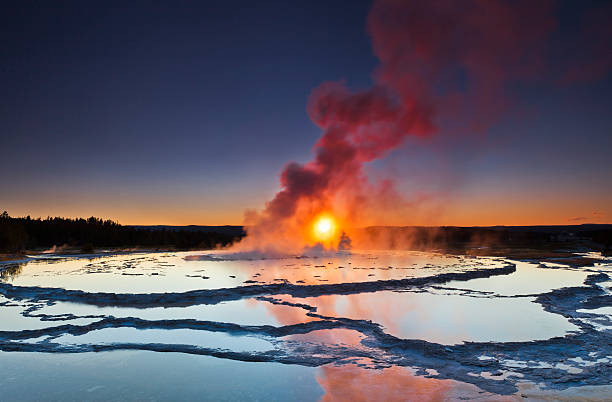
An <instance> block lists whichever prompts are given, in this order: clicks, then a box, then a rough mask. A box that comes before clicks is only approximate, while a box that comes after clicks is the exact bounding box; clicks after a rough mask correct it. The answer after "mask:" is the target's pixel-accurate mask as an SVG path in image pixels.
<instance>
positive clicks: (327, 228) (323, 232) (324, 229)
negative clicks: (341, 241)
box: [312, 215, 336, 241]
mask: <svg viewBox="0 0 612 402" xmlns="http://www.w3.org/2000/svg"><path fill="white" fill-rule="evenodd" d="M335 232H336V222H335V221H334V218H332V217H331V216H328V215H324V216H320V217H318V218H317V219H316V220H315V221H314V224H313V225H312V233H313V235H314V238H315V239H316V240H317V241H327V240H330V239H331V238H332V237H333V236H334V234H335Z"/></svg>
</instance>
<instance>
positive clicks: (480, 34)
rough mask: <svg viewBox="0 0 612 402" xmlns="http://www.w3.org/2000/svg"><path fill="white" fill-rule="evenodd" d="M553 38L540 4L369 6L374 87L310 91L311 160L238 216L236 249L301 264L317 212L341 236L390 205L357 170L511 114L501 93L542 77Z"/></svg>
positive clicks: (400, 0)
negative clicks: (241, 230) (413, 141)
mask: <svg viewBox="0 0 612 402" xmlns="http://www.w3.org/2000/svg"><path fill="white" fill-rule="evenodd" d="M555 26H556V22H555V18H553V8H552V3H550V2H547V1H545V0H542V1H537V2H531V1H503V0H482V1H478V0H473V1H455V0H446V1H445V0H441V1H405V0H376V1H375V2H374V4H373V7H372V9H371V11H370V13H369V16H368V20H367V30H368V33H369V34H370V36H371V40H372V46H373V51H374V54H375V55H376V56H377V58H378V59H379V61H380V64H379V65H378V66H377V68H376V69H375V71H374V72H373V82H374V84H373V86H372V87H371V88H368V89H364V90H351V89H349V88H348V87H347V86H346V85H345V84H344V83H343V82H327V83H323V84H321V85H320V86H319V87H317V88H315V89H314V90H313V92H312V94H311V95H310V99H309V101H308V106H307V110H308V114H309V116H310V118H311V119H312V121H313V122H314V123H315V124H316V125H317V126H319V127H320V128H321V130H322V131H323V134H322V136H321V138H319V140H318V141H317V142H316V144H315V145H314V150H313V151H314V158H313V159H312V160H311V161H310V162H308V163H306V164H299V163H296V162H290V163H288V164H287V165H286V166H285V167H284V169H283V171H282V173H281V175H280V184H281V190H280V191H279V192H278V193H277V194H276V195H275V197H274V198H273V199H272V200H271V201H269V202H268V203H267V204H266V206H265V209H264V210H263V211H261V212H254V211H250V212H247V216H246V226H247V233H248V236H247V237H246V238H245V239H244V240H243V241H242V242H241V243H239V244H238V245H237V248H238V249H241V250H247V249H248V250H258V251H260V252H265V253H274V252H278V253H287V252H299V251H300V250H302V249H303V248H304V247H307V246H312V245H313V244H312V241H310V240H309V239H308V235H307V233H306V231H307V228H308V225H309V222H311V220H312V219H313V217H315V216H316V215H317V214H318V213H320V212H321V211H329V212H330V213H332V214H333V215H334V216H336V217H337V218H338V219H339V221H340V222H341V225H342V226H343V227H344V228H346V230H347V231H349V232H350V227H351V225H355V224H357V223H358V222H359V219H360V218H359V216H360V214H365V213H367V212H368V211H371V210H372V209H375V208H376V207H377V206H378V207H380V205H381V203H383V202H384V199H385V198H387V197H389V196H391V197H400V195H399V194H397V192H396V191H395V190H394V188H393V183H392V182H391V181H389V180H384V181H382V182H378V183H376V182H374V183H373V182H371V181H369V179H368V177H367V174H366V171H365V165H366V164H367V163H368V162H372V161H375V160H377V159H381V158H384V157H385V156H386V155H387V154H388V153H389V152H390V151H392V150H394V149H395V148H397V147H399V146H400V145H401V144H402V143H404V141H405V140H406V138H408V137H410V136H415V137H428V136H432V135H434V134H436V133H437V132H438V131H439V126H440V122H441V121H443V122H445V123H446V122H452V125H453V126H454V127H455V130H454V133H455V135H464V134H466V133H474V132H482V131H484V130H486V129H487V127H489V126H490V125H491V124H492V123H494V122H495V121H496V119H497V118H498V117H499V115H500V114H501V113H502V112H503V111H504V110H505V109H506V108H507V107H508V105H509V104H510V103H511V99H510V98H509V96H508V95H507V93H506V88H507V86H508V85H509V84H510V83H512V82H513V81H516V80H523V79H528V78H530V77H533V76H534V75H536V74H538V73H539V72H541V71H542V69H543V67H544V66H543V60H542V57H543V56H542V55H543V54H544V48H545V42H546V39H547V36H548V34H549V33H550V32H551V31H552V30H554V28H555ZM349 234H350V233H349Z"/></svg>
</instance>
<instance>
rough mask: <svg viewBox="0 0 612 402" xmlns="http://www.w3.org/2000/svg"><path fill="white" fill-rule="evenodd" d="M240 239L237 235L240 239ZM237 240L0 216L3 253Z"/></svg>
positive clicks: (93, 221) (96, 221) (98, 222)
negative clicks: (52, 248)
mask: <svg viewBox="0 0 612 402" xmlns="http://www.w3.org/2000/svg"><path fill="white" fill-rule="evenodd" d="M239 237H240V236H238V238H239ZM236 239H237V237H236V236H235V235H232V234H228V233H221V232H214V231H198V230H182V229H167V228H163V227H162V228H143V227H133V226H124V225H121V224H119V223H118V222H115V221H112V220H110V219H107V220H103V219H100V218H96V217H93V216H92V217H90V218H87V219H84V218H75V219H71V218H60V217H47V218H44V219H43V218H31V217H30V216H26V217H11V216H9V214H8V213H7V212H6V211H4V212H3V213H2V214H0V252H19V251H23V250H35V249H41V248H51V247H53V246H58V247H59V246H68V247H70V248H78V249H80V250H81V251H84V252H87V251H93V249H95V248H105V247H110V248H126V247H145V248H176V249H196V248H198V249H210V248H214V247H216V246H218V245H220V246H225V245H228V244H231V243H232V242H233V241H235V240H236Z"/></svg>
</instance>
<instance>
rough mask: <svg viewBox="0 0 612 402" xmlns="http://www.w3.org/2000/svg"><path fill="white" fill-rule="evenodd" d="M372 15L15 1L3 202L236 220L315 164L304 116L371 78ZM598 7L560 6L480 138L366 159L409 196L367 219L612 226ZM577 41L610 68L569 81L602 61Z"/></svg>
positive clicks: (1, 205)
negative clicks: (287, 172)
mask: <svg viewBox="0 0 612 402" xmlns="http://www.w3.org/2000/svg"><path fill="white" fill-rule="evenodd" d="M371 7H372V4H371V2H370V1H360V0H359V1H356V0H354V1H308V2H286V1H262V2H252V1H231V0H230V1H207V2H196V1H194V2H190V1H181V2H138V1H133V2H118V1H109V2H96V3H91V2H77V1H75V2H61V1H54V2H34V1H22V2H15V3H13V4H11V5H9V6H8V7H7V8H6V9H5V10H3V13H2V15H1V16H0V20H1V22H2V24H1V25H0V30H1V31H2V37H3V41H2V49H3V50H2V52H0V57H1V63H0V86H1V88H2V92H3V96H2V97H0V122H1V126H0V127H1V130H2V131H1V133H0V210H6V211H8V212H9V214H10V215H11V216H25V215H31V216H34V217H38V216H42V217H46V216H56V215H57V216H67V217H76V216H92V215H93V216H98V217H102V218H110V219H113V220H117V221H119V222H120V223H122V224H144V225H146V224H168V225H187V224H200V225H221V224H241V223H242V222H243V217H244V213H245V210H247V209H262V208H264V206H265V203H266V202H267V201H269V200H271V199H272V198H273V197H274V195H275V193H276V192H277V191H278V190H279V189H280V184H279V174H280V173H281V171H282V169H283V168H284V166H285V165H286V164H287V163H288V162H291V161H297V162H300V163H305V162H307V161H308V160H310V159H312V157H313V146H314V144H315V143H316V141H317V139H318V138H319V137H320V136H321V134H322V131H321V129H320V128H319V127H318V126H317V125H316V124H314V123H313V122H312V121H311V119H310V117H309V115H308V113H307V103H308V99H309V95H310V94H311V91H312V90H313V89H314V88H316V87H318V86H319V85H320V84H321V83H322V82H326V81H343V82H344V83H345V85H346V86H348V87H349V88H355V89H360V88H366V87H369V86H371V85H372V83H373V80H374V78H373V71H375V68H376V66H377V65H378V64H379V61H378V59H377V57H376V56H375V55H374V53H373V49H372V41H371V37H370V35H369V34H368V30H367V29H366V20H367V17H368V13H369V12H370V10H371ZM600 7H603V10H604V11H603V12H602V11H597V12H596V15H600V16H603V17H606V20H607V19H609V17H612V13H609V10H611V8H610V7H607V8H606V2H597V1H592V2H573V1H560V2H558V4H557V5H556V6H555V8H554V10H555V14H554V17H555V19H556V21H557V24H558V27H557V28H556V29H555V30H554V32H552V33H551V35H550V36H549V37H548V38H547V47H546V48H547V54H546V57H545V61H546V66H545V68H543V69H542V70H541V72H540V73H539V74H540V75H541V77H536V78H538V79H531V80H529V82H517V83H513V85H512V88H510V89H509V91H511V92H512V99H513V102H512V107H511V108H508V110H507V111H506V112H505V113H504V114H503V115H502V116H501V117H499V118H498V119H496V120H495V122H494V123H493V124H491V125H490V126H489V127H488V128H487V129H486V130H485V132H479V133H473V134H469V133H468V134H467V135H462V136H461V137H457V136H453V135H452V132H453V121H452V120H449V121H441V122H439V123H440V127H441V128H440V130H439V132H438V133H436V134H435V135H433V136H430V137H428V138H409V139H407V140H406V141H405V142H404V143H402V145H400V146H399V147H397V148H395V149H393V150H392V151H391V152H389V154H388V155H386V157H384V158H382V159H380V160H377V161H374V162H372V163H368V164H367V166H366V169H367V172H368V174H369V175H370V176H371V177H372V178H373V179H374V180H376V179H386V178H391V179H393V180H394V182H395V183H396V186H397V188H398V189H399V190H401V192H402V194H405V197H406V198H407V199H408V200H410V202H411V203H412V204H411V205H413V208H410V209H408V210H405V209H404V210H403V213H401V214H394V215H393V216H392V217H382V216H381V217H380V219H379V221H377V222H372V223H380V224H396V225H412V224H416V225H462V226H472V225H534V224H580V223H587V222H588V223H612V162H611V161H612V159H611V156H610V154H611V151H612V114H611V113H610V110H612V96H610V95H612V76H611V74H610V69H609V68H607V67H609V61H610V49H611V48H610V47H607V45H609V44H610V40H609V39H606V35H605V32H604V34H603V35H602V33H601V32H595V34H592V36H585V35H586V34H588V33H589V32H588V30H589V27H590V26H592V24H588V23H585V22H584V21H589V20H585V18H587V17H588V16H589V15H590V14H589V13H590V12H591V13H592V10H600V9H601V8H600ZM434 23H435V22H432V24H434ZM585 32H586V34H585ZM593 35H594V36H593ZM597 35H599V36H597ZM602 36H603V38H602ZM580 38H590V41H589V42H588V43H589V45H590V46H593V43H595V44H599V45H600V47H601V49H598V48H597V47H595V50H594V52H595V55H596V56H597V58H596V59H594V60H595V61H596V62H598V63H599V64H597V66H599V67H601V66H602V65H603V67H601V68H599V70H597V71H596V72H594V73H592V74H584V75H583V76H581V77H579V78H578V79H576V78H575V77H573V78H572V77H570V78H568V79H564V78H563V77H565V75H564V72H565V70H569V68H570V67H568V66H571V65H573V64H572V63H574V62H575V61H576V60H577V61H581V60H583V59H585V60H586V59H589V60H590V59H591V58H593V57H594V56H593V54H590V53H585V50H584V49H585V46H583V44H584V42H581V40H580ZM593 38H595V39H593ZM583 40H584V39H583ZM600 40H601V41H602V42H603V45H602V44H601V43H600V42H599V41H600ZM586 48H588V47H586ZM602 49H603V50H602ZM606 57H607V59H606ZM591 61H592V60H591ZM606 63H608V64H606ZM592 64H593V63H591V64H590V65H592ZM551 77H553V78H551ZM555 77H561V78H558V79H557V78H555ZM566 78H567V77H566ZM472 113H487V112H486V111H482V110H472Z"/></svg>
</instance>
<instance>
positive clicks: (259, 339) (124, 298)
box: [0, 251, 612, 400]
mask: <svg viewBox="0 0 612 402" xmlns="http://www.w3.org/2000/svg"><path fill="white" fill-rule="evenodd" d="M244 257H245V256H240V255H234V254H231V253H227V252H183V253H168V252H163V253H128V254H117V255H95V256H89V257H88V258H83V257H78V256H65V257H57V256H54V257H52V258H50V257H49V256H46V255H41V256H29V257H28V259H27V260H26V261H24V262H21V263H19V264H11V263H4V264H2V265H0V270H1V271H0V274H1V275H0V279H1V281H0V350H2V352H0V378H1V380H0V389H2V390H3V391H2V398H0V399H1V400H40V399H52V400H109V399H110V400H145V399H155V400H193V399H210V400H237V399H249V400H252V399H264V400H288V399H290V400H317V399H320V398H323V399H327V400H336V399H359V398H358V397H359V396H362V397H365V398H366V399H370V398H372V399H381V397H382V398H383V399H386V400H394V399H400V400H405V399H406V398H408V399H409V400H423V399H445V398H446V399H458V398H477V399H491V398H494V399H502V398H514V397H516V396H517V395H520V394H521V393H523V394H529V395H531V396H532V397H537V398H545V397H546V398H547V397H551V396H552V397H554V396H555V395H556V396H558V397H562V396H567V395H575V392H577V390H581V389H582V390H584V392H589V393H590V395H591V396H592V397H593V398H594V399H601V400H605V399H608V398H609V397H610V396H612V394H611V393H610V387H609V385H610V378H609V376H607V375H606V374H605V373H606V372H608V373H609V372H610V371H609V370H610V369H611V368H612V367H611V366H610V364H611V362H612V350H609V349H612V347H611V346H610V344H611V343H610V342H609V340H610V338H611V335H612V326H611V325H610V320H611V319H612V316H611V315H610V305H609V304H607V303H609V302H608V301H606V300H607V299H605V297H603V296H604V295H608V294H609V289H608V287H607V286H608V285H607V284H608V283H609V281H610V278H609V277H607V278H606V277H597V279H593V278H595V277H594V276H593V275H596V274H600V275H601V274H602V273H604V274H605V273H609V272H610V271H611V266H610V261H605V260H604V261H602V263H600V264H597V265H596V266H595V267H591V268H586V269H575V268H570V267H564V266H555V267H550V266H548V267H545V266H543V265H540V264H539V263H538V262H530V263H528V262H520V261H510V260H506V259H504V258H489V257H465V256H454V255H444V254H435V253H423V252H399V251H388V252H383V251H376V252H373V251H363V252H353V253H339V254H335V255H326V256H313V257H309V256H298V257H291V258H284V259H245V258H244ZM589 275H590V276H589ZM569 287H572V288H575V289H577V290H573V291H571V292H563V291H559V290H558V289H562V288H569ZM559 292H561V293H559ZM600 296H602V297H600ZM587 300H588V301H589V303H590V304H587V306H588V307H589V308H584V302H585V301H587ZM602 303H603V304H602ZM594 345H598V347H595V346H594ZM559 376H566V377H567V376H569V377H567V379H568V381H564V382H563V381H561V382H559V381H557V380H555V378H559ZM32 383H35V384H36V386H32V385H31V384H32ZM68 389H70V391H67V390H68ZM173 390H175V391H173ZM573 392H574V394H573ZM383 396H384V397H383Z"/></svg>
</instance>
